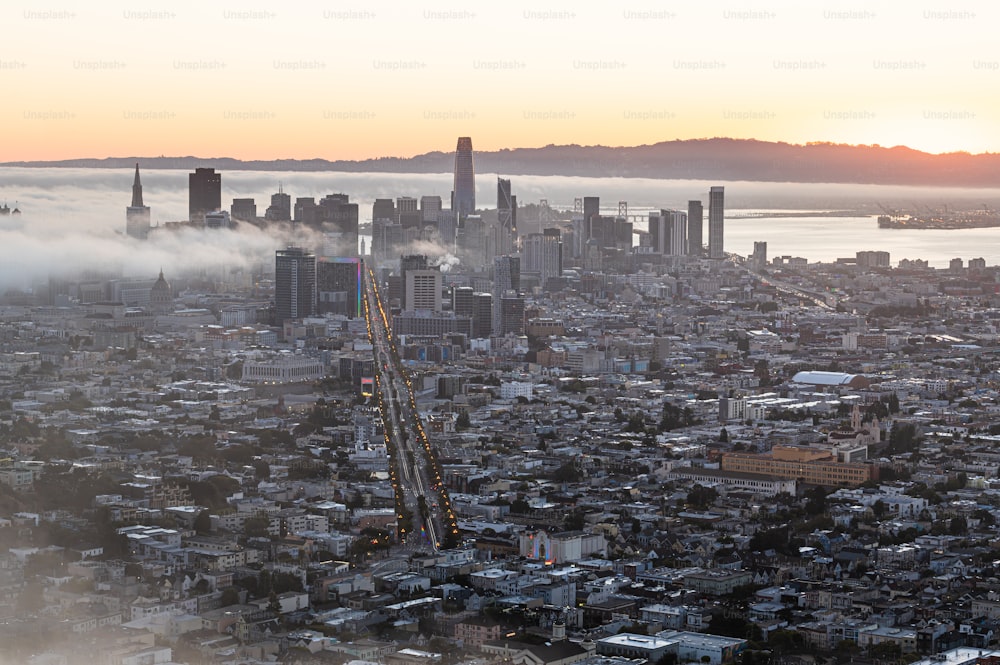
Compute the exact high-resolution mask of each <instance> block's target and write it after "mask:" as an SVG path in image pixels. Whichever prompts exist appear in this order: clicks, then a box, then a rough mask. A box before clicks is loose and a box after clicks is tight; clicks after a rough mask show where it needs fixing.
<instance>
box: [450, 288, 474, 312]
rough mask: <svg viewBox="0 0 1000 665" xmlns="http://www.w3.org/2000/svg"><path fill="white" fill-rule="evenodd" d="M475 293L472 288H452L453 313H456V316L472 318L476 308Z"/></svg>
mask: <svg viewBox="0 0 1000 665" xmlns="http://www.w3.org/2000/svg"><path fill="white" fill-rule="evenodd" d="M474 293H475V291H474V290H473V288H472V287H471V286H453V287H451V311H453V312H454V313H455V316H472V312H473V309H474V307H475V305H474V300H473V294H474Z"/></svg>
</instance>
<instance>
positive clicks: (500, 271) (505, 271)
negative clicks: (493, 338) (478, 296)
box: [493, 256, 521, 335]
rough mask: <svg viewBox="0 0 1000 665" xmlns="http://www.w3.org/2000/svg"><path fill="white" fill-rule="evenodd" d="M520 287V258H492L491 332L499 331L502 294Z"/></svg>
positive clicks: (517, 289)
mask: <svg viewBox="0 0 1000 665" xmlns="http://www.w3.org/2000/svg"><path fill="white" fill-rule="evenodd" d="M520 288H521V259H520V258H519V257H516V256H498V257H496V258H494V259H493V334H494V335H502V334H503V333H502V332H501V331H500V329H501V326H500V313H501V312H500V310H501V303H502V298H503V296H505V295H507V293H508V292H513V293H514V294H516V293H517V292H518V291H519V290H520Z"/></svg>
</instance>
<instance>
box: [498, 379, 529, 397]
mask: <svg viewBox="0 0 1000 665" xmlns="http://www.w3.org/2000/svg"><path fill="white" fill-rule="evenodd" d="M533 388H534V384H532V383H529V382H527V381H504V382H503V383H501V384H500V398H501V399H517V398H518V397H524V398H525V399H531V396H532V394H533V393H532V389H533Z"/></svg>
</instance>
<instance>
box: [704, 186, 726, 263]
mask: <svg viewBox="0 0 1000 665" xmlns="http://www.w3.org/2000/svg"><path fill="white" fill-rule="evenodd" d="M724 213H725V187H721V186H716V187H712V188H711V189H710V190H709V191H708V258H710V259H724V258H726V253H725V250H724V249H723V242H722V231H723V217H724Z"/></svg>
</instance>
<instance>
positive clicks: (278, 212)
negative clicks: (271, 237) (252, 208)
mask: <svg viewBox="0 0 1000 665" xmlns="http://www.w3.org/2000/svg"><path fill="white" fill-rule="evenodd" d="M264 219H266V220H267V221H269V222H290V221H292V197H291V196H289V195H288V194H285V192H284V190H283V189H282V188H281V183H278V193H277V194H271V205H269V206H268V207H267V210H265V211H264Z"/></svg>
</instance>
